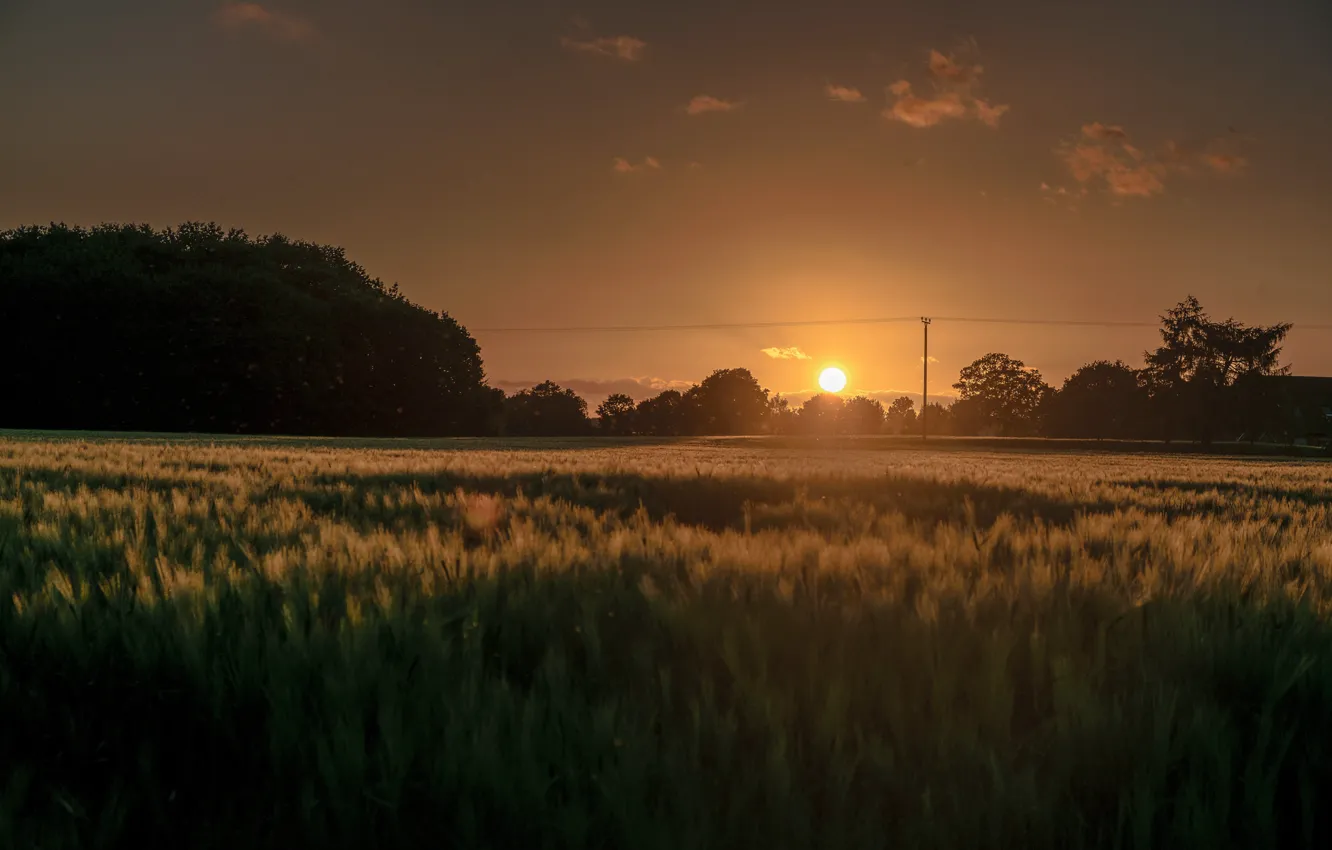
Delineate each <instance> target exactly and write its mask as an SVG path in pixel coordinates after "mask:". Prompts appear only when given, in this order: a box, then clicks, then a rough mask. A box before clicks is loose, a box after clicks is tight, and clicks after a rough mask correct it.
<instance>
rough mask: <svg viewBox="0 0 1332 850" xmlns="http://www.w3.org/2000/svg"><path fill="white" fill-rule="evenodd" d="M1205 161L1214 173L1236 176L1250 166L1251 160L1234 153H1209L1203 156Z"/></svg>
mask: <svg viewBox="0 0 1332 850" xmlns="http://www.w3.org/2000/svg"><path fill="white" fill-rule="evenodd" d="M1203 160H1204V161H1205V162H1206V163H1207V164H1208V165H1209V166H1211V168H1212V170H1213V171H1216V172H1219V173H1221V174H1236V173H1238V172H1240V171H1243V170H1244V169H1245V167H1247V166H1248V164H1249V160H1248V159H1247V158H1246V157H1242V156H1240V155H1239V154H1233V153H1224V152H1220V151H1218V152H1216V153H1208V154H1203Z"/></svg>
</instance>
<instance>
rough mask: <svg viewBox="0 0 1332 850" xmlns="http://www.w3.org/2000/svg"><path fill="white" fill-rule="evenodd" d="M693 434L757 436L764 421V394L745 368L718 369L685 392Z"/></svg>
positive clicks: (766, 396)
mask: <svg viewBox="0 0 1332 850" xmlns="http://www.w3.org/2000/svg"><path fill="white" fill-rule="evenodd" d="M684 403H685V405H686V416H687V423H688V428H689V430H690V431H691V432H692V433H694V434H715V435H728V434H760V433H762V432H763V430H764V423H765V422H766V420H767V418H768V391H767V390H766V389H764V388H763V387H762V386H760V385H759V382H758V381H757V380H755V378H754V376H753V375H752V374H750V372H749V370H748V369H718V370H717V371H715V372H713V373H712V374H711V375H709V376H708V377H706V378H704V379H703V382H702V383H701V384H699V385H698V386H696V387H693V388H692V389H690V390H689V392H687V393H685V397H684Z"/></svg>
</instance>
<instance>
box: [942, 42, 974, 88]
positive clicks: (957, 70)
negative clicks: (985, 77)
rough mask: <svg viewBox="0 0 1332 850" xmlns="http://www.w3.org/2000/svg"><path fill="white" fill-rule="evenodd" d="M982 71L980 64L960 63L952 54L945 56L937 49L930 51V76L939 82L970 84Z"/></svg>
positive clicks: (960, 84)
mask: <svg viewBox="0 0 1332 850" xmlns="http://www.w3.org/2000/svg"><path fill="white" fill-rule="evenodd" d="M984 72H985V69H984V68H982V67H981V66H980V65H964V64H960V63H958V61H957V60H956V59H954V58H953V57H952V56H945V55H943V54H942V53H940V52H939V51H937V50H931V51H930V76H931V77H934V79H936V80H939V81H940V82H944V83H951V84H953V85H959V86H971V85H973V84H974V83H975V82H976V81H977V80H979V79H980V75H981V74H983V73H984Z"/></svg>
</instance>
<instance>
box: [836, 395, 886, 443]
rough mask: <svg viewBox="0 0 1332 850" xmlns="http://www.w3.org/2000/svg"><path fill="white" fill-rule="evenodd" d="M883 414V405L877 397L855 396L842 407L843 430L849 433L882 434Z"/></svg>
mask: <svg viewBox="0 0 1332 850" xmlns="http://www.w3.org/2000/svg"><path fill="white" fill-rule="evenodd" d="M883 416H884V413H883V405H882V404H881V403H880V402H879V401H878V400H877V399H872V398H868V397H866V396H863V395H858V396H855V397H854V398H850V399H847V401H846V405H845V406H844V407H843V408H842V430H843V431H845V432H846V433H848V434H881V433H883Z"/></svg>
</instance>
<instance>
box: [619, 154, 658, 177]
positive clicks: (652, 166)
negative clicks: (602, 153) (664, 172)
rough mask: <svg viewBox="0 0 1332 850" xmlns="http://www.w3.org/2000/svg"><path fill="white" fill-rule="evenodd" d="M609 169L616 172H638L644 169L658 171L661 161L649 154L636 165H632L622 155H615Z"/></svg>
mask: <svg viewBox="0 0 1332 850" xmlns="http://www.w3.org/2000/svg"><path fill="white" fill-rule="evenodd" d="M611 170H612V171H614V172H615V173H616V174H640V173H642V172H644V171H660V170H661V161H660V160H658V159H657V158H656V157H655V156H649V157H647V158H646V159H644V160H643V161H642V162H640V163H639V164H638V165H634V164H633V163H632V162H630V161H629V160H627V159H625V158H624V157H622V156H617V157H616V158H615V161H614V162H612V163H611Z"/></svg>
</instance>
